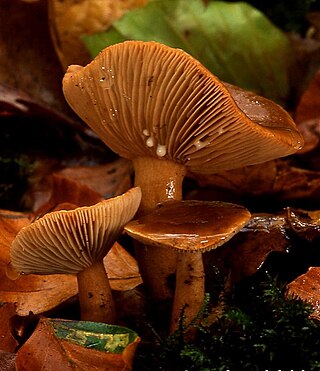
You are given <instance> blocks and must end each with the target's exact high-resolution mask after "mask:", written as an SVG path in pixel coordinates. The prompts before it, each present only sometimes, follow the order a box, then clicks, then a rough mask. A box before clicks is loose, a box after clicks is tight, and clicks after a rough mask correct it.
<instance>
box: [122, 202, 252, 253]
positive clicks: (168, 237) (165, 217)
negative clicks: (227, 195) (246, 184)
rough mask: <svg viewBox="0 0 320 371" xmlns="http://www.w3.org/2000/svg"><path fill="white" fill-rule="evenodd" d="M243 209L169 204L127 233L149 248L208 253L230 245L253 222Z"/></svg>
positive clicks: (129, 227) (221, 204)
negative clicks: (226, 244) (230, 240)
mask: <svg viewBox="0 0 320 371" xmlns="http://www.w3.org/2000/svg"><path fill="white" fill-rule="evenodd" d="M250 216H251V215H250V212H249V211H248V210H247V209H246V208H244V207H243V206H239V205H235V204H231V203H227V202H220V201H192V200H191V201H168V202H165V203H163V204H161V205H160V207H158V208H157V209H155V210H154V211H153V212H151V213H150V214H148V215H145V216H143V217H141V218H139V219H137V220H133V221H131V222H130V223H128V224H127V225H126V226H125V231H126V232H127V233H128V234H129V235H130V236H132V237H133V238H135V239H137V240H138V241H140V242H142V243H144V244H147V245H149V246H159V247H170V248H175V249H177V250H178V251H191V252H192V251H199V250H202V251H208V250H211V249H215V248H217V247H219V246H221V245H223V244H224V243H226V242H227V241H228V240H229V239H230V238H231V237H232V236H234V235H235V234H236V233H237V232H238V231H239V230H240V229H241V228H242V227H243V226H244V225H245V224H246V223H247V222H248V221H249V219H250Z"/></svg>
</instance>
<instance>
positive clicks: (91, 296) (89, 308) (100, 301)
mask: <svg viewBox="0 0 320 371" xmlns="http://www.w3.org/2000/svg"><path fill="white" fill-rule="evenodd" d="M77 279H78V287H79V301H80V309H81V319H82V320H83V321H93V322H103V323H110V324H113V323H115V321H116V311H115V305H114V301H113V297H112V292H111V287H110V283H109V279H108V276H107V273H106V271H105V268H104V265H103V261H101V262H97V263H94V264H93V265H91V266H90V267H88V268H86V269H84V270H83V271H81V272H79V273H78V274H77Z"/></svg>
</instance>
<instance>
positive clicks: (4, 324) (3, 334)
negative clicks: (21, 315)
mask: <svg viewBox="0 0 320 371" xmlns="http://www.w3.org/2000/svg"><path fill="white" fill-rule="evenodd" d="M15 315H16V308H15V305H14V304H12V303H1V302H0V349H1V350H2V351H5V352H12V353H14V352H15V351H16V349H17V347H18V345H19V343H18V341H17V340H16V339H15V337H14V336H13V334H12V331H11V329H12V327H11V324H10V320H11V319H12V317H14V316H15ZM0 359H1V358H0ZM0 365H1V362H0ZM0 370H2V369H1V366H0Z"/></svg>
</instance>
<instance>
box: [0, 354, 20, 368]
mask: <svg viewBox="0 0 320 371" xmlns="http://www.w3.org/2000/svg"><path fill="white" fill-rule="evenodd" d="M0 365H1V366H0V367H1V368H0V370H1V371H17V369H16V354H15V353H10V352H3V351H2V350H0Z"/></svg>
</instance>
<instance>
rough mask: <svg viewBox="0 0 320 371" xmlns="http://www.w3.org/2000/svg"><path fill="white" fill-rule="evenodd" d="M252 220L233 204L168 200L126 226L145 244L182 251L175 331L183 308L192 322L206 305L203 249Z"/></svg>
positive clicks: (218, 244)
mask: <svg viewBox="0 0 320 371" xmlns="http://www.w3.org/2000/svg"><path fill="white" fill-rule="evenodd" d="M249 219H250V212H249V211H248V210H247V209H246V208H244V207H242V206H239V205H235V204H231V203H226V202H219V201H193V200H191V201H172V202H169V201H167V202H166V203H164V204H162V205H160V207H158V208H157V209H155V210H154V211H153V212H151V213H150V214H148V215H145V216H142V217H140V218H138V219H136V220H133V221H131V222H129V223H128V224H127V225H126V226H125V228H124V229H125V231H126V232H127V233H128V234H129V235H130V236H132V237H133V238H135V239H137V240H138V241H140V242H142V243H144V244H147V245H149V246H159V247H161V248H163V249H175V250H176V251H178V259H177V276H176V286H175V293H174V302H173V309H172V316H171V325H170V332H171V333H172V332H173V331H174V330H175V329H176V328H177V325H178V321H179V317H180V316H181V311H182V310H183V309H184V314H185V318H186V322H187V323H189V322H190V321H191V320H192V319H193V318H194V317H195V316H196V315H197V313H198V312H199V309H200V307H201V305H202V304H203V300H204V294H205V285H204V284H205V280H204V278H205V274H204V267H203V260H202V254H203V252H205V251H209V250H211V249H215V248H217V247H219V246H221V245H223V244H224V243H226V242H227V241H228V240H229V239H230V238H231V237H232V236H234V235H235V234H236V233H237V232H238V231H239V230H240V229H241V228H242V227H243V226H244V225H245V224H246V223H247V222H248V221H249Z"/></svg>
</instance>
